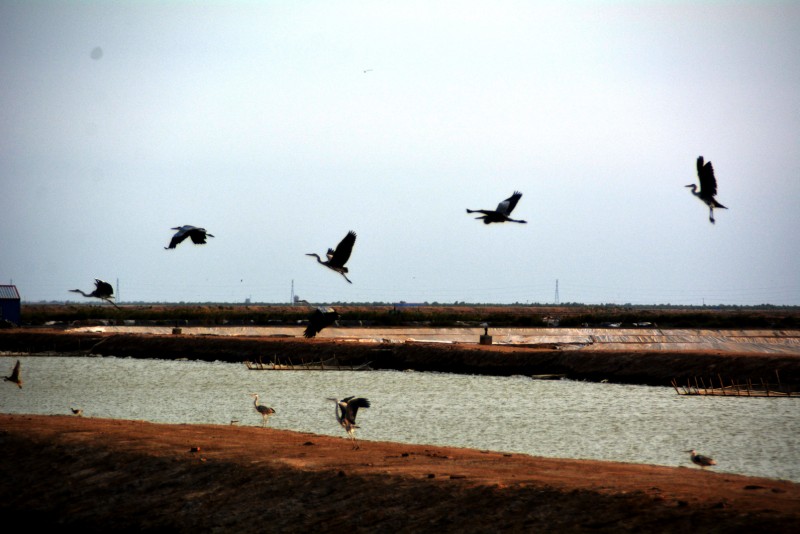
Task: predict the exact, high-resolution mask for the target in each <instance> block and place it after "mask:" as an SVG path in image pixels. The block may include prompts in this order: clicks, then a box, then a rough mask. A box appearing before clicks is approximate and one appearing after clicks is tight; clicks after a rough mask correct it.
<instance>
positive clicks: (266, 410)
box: [250, 393, 275, 427]
mask: <svg viewBox="0 0 800 534" xmlns="http://www.w3.org/2000/svg"><path fill="white" fill-rule="evenodd" d="M250 396H251V397H253V405H254V406H255V407H256V411H257V412H258V413H260V414H261V426H262V427H264V426H267V423H268V420H269V418H270V416H271V415H273V414H274V413H275V410H273V409H272V408H270V407H269V406H264V405H263V404H259V403H258V393H251V394H250Z"/></svg>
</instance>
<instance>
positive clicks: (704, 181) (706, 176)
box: [697, 156, 717, 198]
mask: <svg viewBox="0 0 800 534" xmlns="http://www.w3.org/2000/svg"><path fill="white" fill-rule="evenodd" d="M697 176H698V177H699V178H700V196H702V197H707V198H711V197H714V196H716V194H717V179H716V177H714V167H712V166H711V162H710V161H709V162H708V163H706V164H703V156H700V157H698V158H697Z"/></svg>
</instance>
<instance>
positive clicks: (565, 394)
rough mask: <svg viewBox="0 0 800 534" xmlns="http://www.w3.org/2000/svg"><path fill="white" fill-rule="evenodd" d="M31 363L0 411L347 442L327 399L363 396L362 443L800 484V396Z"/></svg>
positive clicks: (4, 360) (209, 367)
mask: <svg viewBox="0 0 800 534" xmlns="http://www.w3.org/2000/svg"><path fill="white" fill-rule="evenodd" d="M17 359H19V360H21V362H22V377H23V381H24V387H23V389H19V388H17V387H16V386H14V385H12V384H9V383H7V382H4V383H2V384H0V386H2V387H0V412H4V413H29V414H69V413H70V411H69V408H70V407H72V406H74V407H80V408H82V409H83V410H84V416H86V417H103V418H113V419H142V420H146V421H152V422H157V423H210V424H224V425H227V424H230V423H231V421H233V420H235V421H239V423H238V424H240V425H251V426H258V425H260V424H261V416H260V415H259V414H258V413H256V411H255V409H254V408H253V402H252V399H251V398H250V397H249V393H253V392H257V393H259V395H260V396H261V402H262V403H263V404H267V405H268V406H272V407H273V408H274V409H275V410H276V412H277V413H276V415H275V416H273V417H272V418H271V419H270V425H271V426H273V427H275V428H281V429H288V430H298V431H303V432H313V433H316V434H327V435H333V436H342V437H344V435H345V434H344V432H343V431H342V430H341V428H340V427H339V426H338V425H337V423H336V421H335V419H334V415H333V414H334V405H333V403H331V402H329V401H326V400H325V399H326V397H338V398H342V397H345V396H349V395H359V396H363V397H367V398H369V399H370V401H371V402H372V407H371V408H369V409H366V410H362V411H359V425H360V426H361V428H360V430H359V431H358V436H359V437H360V439H362V440H365V441H369V440H380V441H394V442H404V443H420V444H433V445H449V446H458V447H470V448H476V449H490V450H496V451H506V452H518V453H525V454H531V455H536V456H548V457H558V458H586V459H599V460H614V461H622V462H635V463H648V464H658V465H670V466H681V465H683V466H687V467H688V466H691V463H690V462H689V461H688V456H689V455H688V454H686V453H684V452H683V451H685V450H687V449H690V448H694V449H697V450H698V451H700V452H702V453H703V454H707V455H710V456H712V457H714V458H716V459H717V462H718V464H719V465H718V466H717V467H716V468H714V469H715V470H717V471H725V472H731V473H741V474H746V475H755V476H766V477H772V478H784V479H789V480H794V481H798V482H800V433H799V431H800V399H797V400H794V399H742V398H703V397H681V396H678V395H677V394H676V393H675V391H674V390H673V389H672V388H663V387H650V386H623V385H616V384H595V383H588V382H574V381H567V380H561V381H538V380H532V379H529V378H526V377H521V376H516V377H486V376H470V375H454V374H445V373H417V372H396V371H372V372H335V371H325V372H313V371H307V372H289V371H284V372H280V371H250V370H248V369H247V368H246V367H245V366H244V364H230V363H220V362H215V363H208V362H196V361H172V360H169V361H167V360H137V359H128V358H98V357H87V358H83V357H80V358H78V357H42V356H37V357H29V356H21V357H19V358H17V357H16V356H14V357H0V374H2V375H3V376H5V375H7V374H9V373H10V370H11V367H12V366H13V364H14V362H15V361H16V360H17Z"/></svg>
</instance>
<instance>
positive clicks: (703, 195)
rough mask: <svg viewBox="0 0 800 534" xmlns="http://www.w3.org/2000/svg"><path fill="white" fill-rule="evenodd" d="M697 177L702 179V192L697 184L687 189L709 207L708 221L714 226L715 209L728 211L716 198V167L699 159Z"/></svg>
mask: <svg viewBox="0 0 800 534" xmlns="http://www.w3.org/2000/svg"><path fill="white" fill-rule="evenodd" d="M697 176H698V178H700V191H698V190H697V185H696V184H689V185H687V186H686V187H691V188H692V194H693V195H694V196H696V197H697V198H699V199H700V200H702V201H703V203H705V205H706V206H708V220H709V221H711V224H714V208H722V209H728V208H726V207H725V206H723V205H722V204H720V203H719V202H717V199H715V198H714V197H715V196H717V179H716V177H715V176H714V167H712V166H711V162H710V161H709V162H707V163H705V164H704V163H703V156H699V157H698V158H697Z"/></svg>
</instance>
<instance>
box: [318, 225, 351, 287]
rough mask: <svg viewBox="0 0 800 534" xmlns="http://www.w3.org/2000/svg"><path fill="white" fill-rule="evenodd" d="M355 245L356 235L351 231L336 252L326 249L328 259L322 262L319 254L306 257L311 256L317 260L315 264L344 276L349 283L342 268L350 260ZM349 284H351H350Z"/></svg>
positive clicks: (346, 270) (345, 269)
mask: <svg viewBox="0 0 800 534" xmlns="http://www.w3.org/2000/svg"><path fill="white" fill-rule="evenodd" d="M355 243H356V233H355V232H354V231H352V230H350V231H349V232H347V235H346V236H344V238H343V239H342V240H341V241H340V242H339V244H338V245H336V250H333V249H332V248H329V249H328V254H327V256H328V259H327V260H325V261H322V260H321V259H320V257H319V254H314V253H311V254H306V256H313V257H315V258H317V262H318V263H320V264H322V265H324V266H325V267H327V268H328V269H332V270H334V271H336V272H337V273H339V274H341V275H342V276H344V279H345V280H347V281H348V282H350V279H349V278H347V273H348V272H349V271H348V269H347V267H345V266H344V264H345V263H347V260H349V259H350V253H351V252H353V245H355ZM350 283H351V284H352V283H353V282H350Z"/></svg>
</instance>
